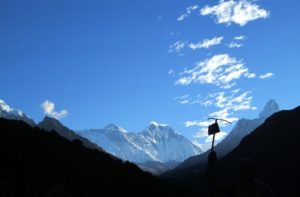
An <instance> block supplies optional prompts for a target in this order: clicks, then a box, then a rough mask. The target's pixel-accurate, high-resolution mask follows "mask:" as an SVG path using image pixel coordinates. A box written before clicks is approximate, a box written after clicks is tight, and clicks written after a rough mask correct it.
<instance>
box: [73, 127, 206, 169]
mask: <svg viewBox="0 0 300 197" xmlns="http://www.w3.org/2000/svg"><path fill="white" fill-rule="evenodd" d="M77 132H78V134H80V135H81V136H83V137H86V138H87V139H89V140H90V141H92V142H94V143H96V144H97V145H98V146H100V147H102V148H103V149H104V150H105V151H107V152H109V153H111V154H113V155H115V156H117V157H119V158H121V159H123V160H128V161H131V162H135V163H145V162H148V161H155V162H161V163H167V162H180V161H183V160H185V159H186V158H188V157H191V156H194V155H198V154H200V153H202V150H201V148H200V147H198V146H196V145H195V144H193V143H192V142H191V141H190V140H188V139H186V138H185V137H184V136H182V135H180V134H178V133H176V132H175V131H174V130H173V129H172V128H171V127H170V126H168V125H164V124H158V123H156V122H151V123H150V125H149V126H148V127H146V128H145V129H144V130H142V131H141V132H138V133H132V132H127V131H126V130H125V129H123V128H121V127H118V126H116V125H114V124H109V125H108V126H106V127H104V128H103V129H90V130H82V131H77Z"/></svg>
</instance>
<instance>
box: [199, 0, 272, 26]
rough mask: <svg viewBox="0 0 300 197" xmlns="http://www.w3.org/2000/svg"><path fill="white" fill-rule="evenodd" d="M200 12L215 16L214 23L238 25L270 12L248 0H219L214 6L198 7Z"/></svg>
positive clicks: (264, 16)
mask: <svg viewBox="0 0 300 197" xmlns="http://www.w3.org/2000/svg"><path fill="white" fill-rule="evenodd" d="M200 14H201V15H203V16H205V15H212V16H215V17H216V23H219V24H220V23H225V24H226V25H230V24H231V23H236V24H238V25H240V26H244V25H246V24H247V23H248V22H250V21H254V20H257V19H260V18H264V19H265V18H267V17H269V16H270V12H269V11H267V10H265V9H262V8H260V7H259V5H257V4H255V3H251V1H249V0H239V1H233V0H228V1H225V0H220V1H219V4H217V5H215V6H205V7H203V8H202V9H200Z"/></svg>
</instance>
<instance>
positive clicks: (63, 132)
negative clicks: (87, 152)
mask: <svg viewBox="0 0 300 197" xmlns="http://www.w3.org/2000/svg"><path fill="white" fill-rule="evenodd" d="M37 126H38V127H39V128H41V129H44V130H46V131H52V130H54V131H55V132H57V133H58V134H59V135H60V136H62V137H64V138H66V139H68V140H70V141H73V140H75V139H77V140H80V141H81V142H82V143H83V145H84V146H85V147H87V148H92V149H98V150H101V149H100V148H99V147H98V146H97V145H96V144H94V143H92V142H90V141H89V140H88V139H86V138H84V137H81V136H80V135H78V134H77V133H75V132H74V131H72V130H71V129H69V128H67V127H66V126H64V125H63V124H62V123H60V122H59V121H58V120H56V119H55V118H50V117H48V116H45V118H44V120H43V121H41V122H40V123H39V124H38V125H37Z"/></svg>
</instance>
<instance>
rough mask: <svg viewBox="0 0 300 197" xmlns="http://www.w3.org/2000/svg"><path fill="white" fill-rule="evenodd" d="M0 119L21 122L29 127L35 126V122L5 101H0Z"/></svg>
mask: <svg viewBox="0 0 300 197" xmlns="http://www.w3.org/2000/svg"><path fill="white" fill-rule="evenodd" d="M0 118H6V119H14V120H22V121H24V122H26V123H27V124H29V125H31V126H35V122H34V121H33V120H32V119H30V118H29V117H27V116H26V114H25V113H23V112H22V111H21V110H18V109H13V108H11V107H10V106H9V105H8V104H6V103H5V101H3V100H1V99H0Z"/></svg>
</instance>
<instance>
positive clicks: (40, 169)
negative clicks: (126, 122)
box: [0, 118, 190, 197]
mask: <svg viewBox="0 0 300 197" xmlns="http://www.w3.org/2000/svg"><path fill="white" fill-rule="evenodd" d="M0 132H1V143H0V154H1V168H0V186H1V188H0V196H31V197H34V196H39V197H41V196H89V197H93V196H117V195H118V196H120V195H122V196H127V195H129V196H154V195H168V196H186V195H189V196H190V194H189V193H187V192H186V191H184V190H181V189H178V187H174V186H173V185H170V184H167V183H165V182H163V181H161V180H159V179H158V178H157V177H153V176H152V175H150V174H148V173H145V172H143V171H141V170H140V169H139V168H138V167H136V166H135V165H133V164H131V163H129V162H125V163H124V162H122V161H121V160H119V159H116V158H114V157H112V156H111V155H109V154H107V153H103V152H100V151H97V150H91V149H87V148H85V147H83V145H82V142H80V141H79V140H74V141H72V142H71V141H68V140H66V139H64V138H62V137H60V136H59V135H58V134H57V133H55V132H47V131H44V130H41V129H39V128H33V127H31V126H29V125H27V124H26V123H24V122H21V121H15V120H6V119H1V118H0Z"/></svg>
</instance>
